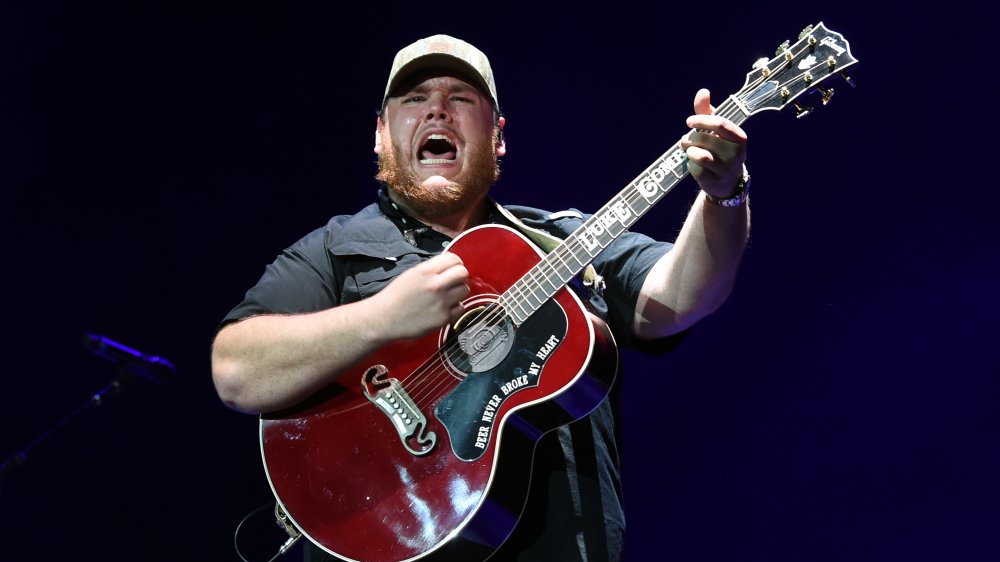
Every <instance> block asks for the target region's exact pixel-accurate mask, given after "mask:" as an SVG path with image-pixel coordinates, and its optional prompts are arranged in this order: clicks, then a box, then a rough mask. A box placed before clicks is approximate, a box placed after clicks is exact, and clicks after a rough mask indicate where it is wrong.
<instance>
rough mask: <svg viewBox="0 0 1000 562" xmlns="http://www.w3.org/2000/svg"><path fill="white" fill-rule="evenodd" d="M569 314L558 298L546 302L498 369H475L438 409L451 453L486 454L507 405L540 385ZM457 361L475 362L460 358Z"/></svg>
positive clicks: (472, 457) (462, 456) (472, 456)
mask: <svg viewBox="0 0 1000 562" xmlns="http://www.w3.org/2000/svg"><path fill="white" fill-rule="evenodd" d="M566 326H567V321H566V314H565V313H564V312H563V310H562V308H561V307H560V306H559V304H558V303H557V302H556V301H551V300H550V301H548V302H546V303H545V304H543V305H542V306H541V307H540V308H539V309H538V311H537V312H535V314H533V315H532V316H531V317H530V318H529V319H528V320H527V321H526V322H524V323H523V324H522V325H521V326H520V327H519V328H517V329H516V330H514V332H513V333H514V335H513V345H512V346H511V348H510V352H509V353H507V355H506V356H505V357H504V358H503V359H502V361H500V362H499V363H498V364H497V365H496V366H495V367H492V368H490V369H487V370H485V371H480V372H472V373H470V374H468V376H467V377H466V378H465V380H463V381H462V382H461V383H459V384H458V386H456V387H455V389H454V390H452V392H451V393H449V394H448V396H446V397H445V398H444V399H442V400H441V402H440V403H438V405H437V407H436V408H435V409H434V415H435V416H437V418H438V420H440V421H441V424H442V425H443V426H444V427H445V429H446V430H447V431H448V436H449V438H450V441H451V446H452V451H453V452H454V453H455V456H457V457H458V458H460V459H462V460H464V461H474V460H476V459H478V458H480V457H481V456H483V454H484V453H485V452H486V449H487V447H488V446H489V443H490V438H491V436H492V435H493V433H494V432H495V431H496V427H497V423H498V422H499V416H498V415H497V413H498V412H499V411H500V409H501V407H502V406H503V404H504V403H505V402H506V401H507V400H508V399H510V398H511V397H512V396H513V395H514V394H516V393H517V392H519V391H521V390H523V389H526V388H531V387H535V386H538V381H539V379H540V377H541V375H542V371H543V370H544V367H545V364H546V362H547V361H548V360H549V358H550V357H552V354H553V353H554V352H555V350H556V349H557V348H558V347H559V345H560V344H561V343H562V341H563V339H564V338H565V337H566V329H567V328H566ZM455 363H456V364H462V363H465V364H470V363H467V362H463V361H455Z"/></svg>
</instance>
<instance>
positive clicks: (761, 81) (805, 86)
mask: <svg viewBox="0 0 1000 562" xmlns="http://www.w3.org/2000/svg"><path fill="white" fill-rule="evenodd" d="M856 62H858V59H856V58H854V56H853V55H851V48H850V45H849V44H848V43H847V40H846V39H844V36H843V35H841V34H839V33H837V32H835V31H830V30H829V29H827V28H826V26H824V25H823V22H820V23H818V24H816V25H815V26H809V27H806V28H805V29H803V30H802V33H800V34H799V38H798V40H797V41H796V42H795V44H794V45H791V46H789V44H788V41H785V42H784V43H782V44H781V46H779V47H778V50H777V53H776V56H775V57H774V58H772V59H770V60H769V59H766V58H762V59H760V60H758V61H757V62H756V63H754V65H753V70H752V71H750V72H749V73H747V79H746V82H744V83H743V87H742V88H741V89H740V91H739V92H737V93H735V94H733V96H732V98H731V99H732V101H733V102H734V103H735V104H736V105H737V106H738V107H739V108H740V109H741V110H742V112H743V113H744V114H745V115H746V116H747V117H749V116H750V115H753V114H754V113H757V112H759V111H764V110H766V109H778V110H780V109H784V108H785V107H786V106H788V105H790V104H791V105H793V106H795V108H796V112H797V116H798V117H804V116H806V115H808V114H809V113H810V112H811V111H812V108H811V107H807V106H803V105H801V104H800V103H798V102H796V101H795V100H796V98H798V97H799V96H801V95H802V94H803V93H805V92H809V91H814V90H815V91H816V92H818V93H819V94H820V95H821V96H822V101H823V105H826V104H827V102H829V101H830V98H831V97H832V96H833V88H832V87H830V85H829V84H825V85H822V86H821V85H820V83H821V82H823V81H824V80H826V79H828V78H830V77H831V76H833V75H835V74H840V75H841V76H842V77H843V78H844V79H845V80H846V81H847V83H848V84H850V85H851V86H854V81H853V80H851V78H850V76H848V75H847V73H846V72H845V70H846V69H847V67H849V66H851V65H852V64H855V63H856Z"/></svg>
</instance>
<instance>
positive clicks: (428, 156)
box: [420, 150, 455, 160]
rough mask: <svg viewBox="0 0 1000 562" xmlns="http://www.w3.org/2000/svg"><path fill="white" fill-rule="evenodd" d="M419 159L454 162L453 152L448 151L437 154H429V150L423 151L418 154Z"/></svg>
mask: <svg viewBox="0 0 1000 562" xmlns="http://www.w3.org/2000/svg"><path fill="white" fill-rule="evenodd" d="M420 157H421V158H422V159H424V160H454V159H455V152H454V151H449V152H442V153H441V154H437V153H435V152H431V151H430V150H424V151H422V152H421V153H420Z"/></svg>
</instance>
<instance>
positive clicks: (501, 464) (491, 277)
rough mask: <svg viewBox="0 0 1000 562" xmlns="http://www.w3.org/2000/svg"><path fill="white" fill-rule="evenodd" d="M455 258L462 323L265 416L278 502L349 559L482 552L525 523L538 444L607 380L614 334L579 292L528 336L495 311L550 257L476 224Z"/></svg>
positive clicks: (542, 312) (550, 308)
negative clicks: (464, 291) (466, 276)
mask: <svg viewBox="0 0 1000 562" xmlns="http://www.w3.org/2000/svg"><path fill="white" fill-rule="evenodd" d="M449 251H450V252H453V253H455V254H458V255H459V256H460V257H461V258H462V260H463V261H464V263H465V266H466V267H467V269H468V270H469V272H470V281H469V286H470V288H471V290H472V293H471V294H470V296H469V297H468V299H466V301H465V305H466V309H467V310H468V311H470V313H469V316H470V320H469V321H468V322H467V323H466V325H465V326H463V325H462V324H463V323H462V321H460V322H459V329H458V330H457V331H456V330H454V329H453V328H452V327H448V328H445V329H442V330H440V331H438V332H434V333H431V334H429V335H427V336H425V337H423V338H420V339H416V340H406V341H399V342H396V343H394V344H392V345H390V346H388V347H386V348H383V349H381V350H379V351H378V352H376V353H374V354H372V355H371V356H369V357H367V358H365V359H364V360H362V361H360V362H359V363H358V364H357V365H356V367H354V369H353V370H352V371H350V372H348V373H346V374H344V375H343V376H341V377H339V379H338V382H337V383H334V384H332V385H331V386H330V387H328V388H326V389H324V390H323V391H321V392H320V393H318V394H317V395H316V396H314V397H312V398H311V399H309V400H307V401H306V402H305V403H304V404H302V405H301V406H300V407H298V408H296V409H294V410H291V411H285V412H280V413H277V414H271V415H266V416H262V417H261V422H260V438H261V452H262V455H263V458H264V466H265V469H266V471H267V476H268V479H269V481H270V484H271V487H272V489H273V491H274V493H275V495H276V496H277V497H278V499H279V501H280V503H281V505H282V507H283V508H284V510H285V512H286V513H287V514H288V515H289V517H290V518H291V519H292V521H293V522H294V524H295V525H296V526H297V527H298V528H299V529H300V530H301V531H302V532H303V534H305V535H306V536H307V537H308V538H309V539H310V540H312V541H313V542H314V543H315V544H317V545H319V546H320V547H321V548H323V549H324V550H326V551H328V552H330V553H332V554H334V555H336V556H339V557H341V558H344V559H346V560H365V561H399V560H417V559H420V560H461V561H469V560H484V559H486V558H488V557H489V556H490V555H491V554H492V553H493V552H494V551H495V550H496V549H497V548H498V547H499V546H500V545H501V544H502V543H503V541H504V540H505V539H506V538H507V537H508V536H509V535H510V533H511V531H512V530H513V529H514V526H515V524H516V523H517V520H518V518H519V517H520V513H521V510H522V508H523V506H524V503H525V500H526V498H527V492H528V486H529V483H530V474H531V457H532V454H533V451H534V447H535V445H536V443H537V441H538V439H539V438H540V437H541V436H542V434H544V433H545V432H547V431H549V430H551V429H554V428H556V427H558V426H560V425H564V424H566V423H569V422H571V421H574V420H577V419H580V418H582V417H584V416H586V415H587V414H589V413H590V412H591V411H592V410H593V409H594V408H595V407H596V406H597V405H598V404H599V403H600V402H601V401H602V400H603V399H604V397H605V396H606V395H607V393H608V391H609V389H610V386H611V384H612V382H613V380H614V376H615V374H616V371H617V366H618V356H617V350H616V349H615V347H614V343H613V339H612V337H611V335H610V332H609V331H608V329H607V326H606V325H605V324H604V323H603V322H602V321H601V320H599V319H598V318H596V317H595V316H593V315H592V314H590V313H589V312H588V311H587V310H586V309H585V308H584V305H583V304H582V303H581V301H580V300H579V298H577V296H576V295H575V294H573V293H572V291H571V290H569V289H567V288H565V287H564V288H562V289H559V290H558V292H556V293H555V296H554V297H552V299H550V300H548V301H547V302H545V303H544V304H542V305H541V306H540V307H539V308H538V310H537V311H535V312H534V313H533V314H531V315H530V317H529V318H527V319H526V320H525V321H524V322H523V323H521V324H520V325H519V326H515V325H514V323H513V322H511V321H509V319H508V320H504V319H503V318H501V317H500V316H499V315H497V314H495V313H496V311H497V308H498V307H497V306H496V305H494V306H493V307H492V308H490V305H491V304H493V303H495V301H496V300H497V298H498V296H499V295H502V294H504V292H505V291H507V290H508V289H509V288H510V287H511V286H512V285H513V284H514V283H516V282H517V281H518V280H519V279H520V278H521V277H522V276H524V275H525V273H526V272H528V271H529V270H530V269H531V268H533V267H534V266H536V265H537V264H538V263H539V261H540V260H541V257H542V256H541V254H540V252H539V251H538V250H537V249H536V248H535V247H534V246H533V245H532V244H531V243H530V242H529V241H528V240H526V239H525V238H524V237H523V236H522V235H521V234H520V233H518V232H516V231H514V230H512V229H509V228H506V227H502V226H494V225H488V226H483V227H479V228H476V229H472V230H470V231H468V232H466V233H464V234H463V235H462V236H460V237H458V238H456V239H455V241H454V242H453V243H452V245H451V246H450V248H449ZM529 298H530V297H529ZM484 317H486V318H494V320H493V321H490V322H484V321H477V320H476V319H477V318H479V319H482V318H484Z"/></svg>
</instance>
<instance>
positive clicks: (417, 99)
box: [403, 95, 427, 103]
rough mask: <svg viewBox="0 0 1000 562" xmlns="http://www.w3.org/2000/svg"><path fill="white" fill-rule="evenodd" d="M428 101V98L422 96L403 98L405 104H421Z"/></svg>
mask: <svg viewBox="0 0 1000 562" xmlns="http://www.w3.org/2000/svg"><path fill="white" fill-rule="evenodd" d="M426 99H427V98H426V97H424V96H420V95H414V96H407V97H405V98H403V103H420V102H422V101H424V100H426Z"/></svg>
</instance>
